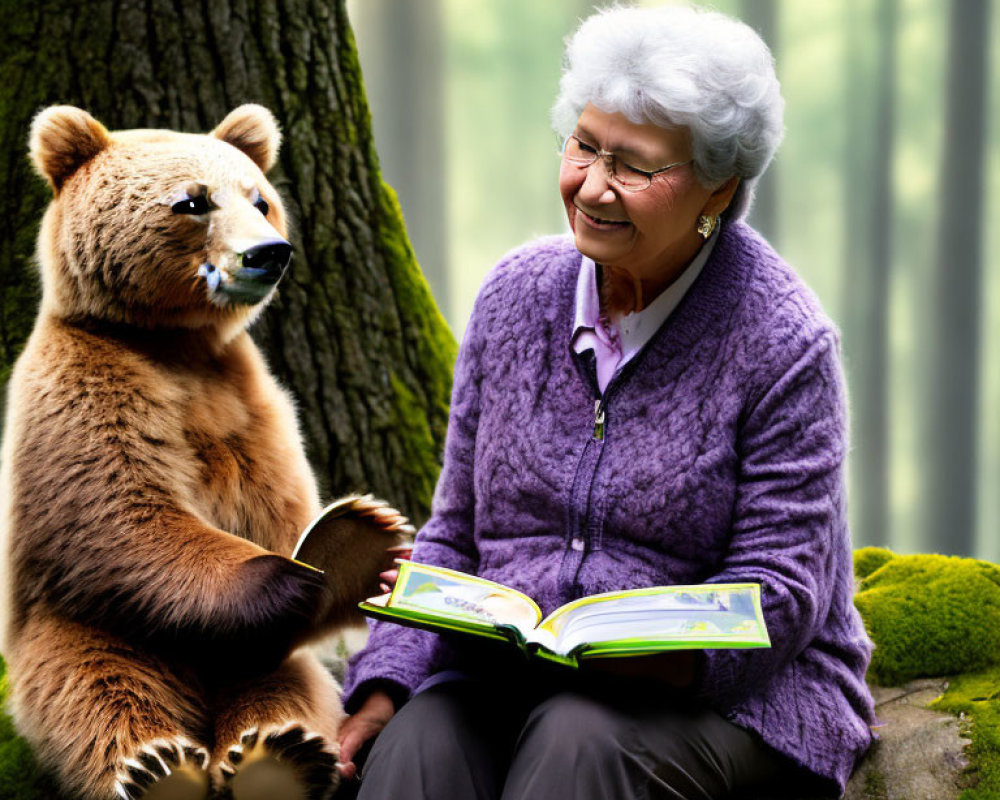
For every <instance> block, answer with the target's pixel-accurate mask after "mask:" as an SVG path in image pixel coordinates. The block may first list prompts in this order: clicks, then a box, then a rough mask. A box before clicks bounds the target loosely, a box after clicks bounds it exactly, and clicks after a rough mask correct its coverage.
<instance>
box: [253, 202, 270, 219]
mask: <svg viewBox="0 0 1000 800" xmlns="http://www.w3.org/2000/svg"><path fill="white" fill-rule="evenodd" d="M253 205H254V208H256V209H257V210H258V211H259V212H260V213H261V214H263V215H264V216H265V217H266V216H267V212H268V211H270V210H271V206H269V205H268V204H267V200H265V199H264V198H263V197H258V198H257V200H256V201H255V202H254V204H253Z"/></svg>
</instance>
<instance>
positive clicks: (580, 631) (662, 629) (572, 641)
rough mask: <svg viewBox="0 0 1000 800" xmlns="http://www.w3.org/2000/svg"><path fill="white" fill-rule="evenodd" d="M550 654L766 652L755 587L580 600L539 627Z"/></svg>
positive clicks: (667, 589)
mask: <svg viewBox="0 0 1000 800" xmlns="http://www.w3.org/2000/svg"><path fill="white" fill-rule="evenodd" d="M539 627H540V628H542V629H543V630H547V631H550V632H551V633H552V635H553V636H554V637H555V642H556V646H555V648H554V649H555V651H556V652H558V653H560V654H568V653H571V652H573V651H574V650H576V649H577V648H581V647H582V646H584V645H591V646H592V647H590V648H588V649H590V650H592V651H594V652H595V653H598V652H600V651H605V652H607V653H611V652H613V651H620V652H623V653H625V652H630V651H634V652H639V651H643V650H650V651H655V650H667V649H687V648H691V649H694V648H704V647H767V646H769V645H770V640H769V639H768V637H767V630H766V628H765V626H764V620H763V615H762V613H761V610H760V587H759V586H757V585H756V584H715V585H713V584H706V585H700V586H663V587H653V588H648V589H638V590H634V591H631V592H611V593H608V594H603V595H595V596H593V597H585V598H583V599H581V600H577V601H576V602H574V603H570V604H568V605H566V606H563V607H562V608H560V609H558V610H557V611H555V612H554V613H553V614H551V615H550V616H549V617H548V618H546V619H545V620H544V622H543V623H542V624H541V625H540V626H539Z"/></svg>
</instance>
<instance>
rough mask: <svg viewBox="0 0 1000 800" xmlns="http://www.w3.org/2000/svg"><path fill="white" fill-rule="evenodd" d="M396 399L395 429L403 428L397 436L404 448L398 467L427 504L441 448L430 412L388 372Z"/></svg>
mask: <svg viewBox="0 0 1000 800" xmlns="http://www.w3.org/2000/svg"><path fill="white" fill-rule="evenodd" d="M389 381H390V384H391V385H392V390H393V396H394V400H395V409H394V410H395V412H396V420H395V425H394V426H393V429H394V430H398V431H401V432H403V435H402V436H399V437H398V438H397V440H396V441H397V445H398V446H399V447H400V449H401V451H402V452H400V453H399V454H397V455H398V457H396V458H394V459H393V464H394V465H395V469H397V470H398V471H400V472H402V473H403V474H404V475H405V476H406V483H407V485H408V486H411V487H413V489H414V494H416V495H418V496H420V497H422V498H426V502H427V505H428V508H429V506H430V498H431V495H432V494H433V493H434V485H435V483H436V482H437V475H438V472H439V470H440V467H439V465H438V461H437V451H438V448H437V447H436V446H435V443H434V437H433V436H432V435H431V429H430V425H429V424H428V420H427V413H426V411H425V410H424V408H423V407H422V406H421V404H420V402H419V401H418V399H417V397H416V396H415V395H414V394H413V392H411V391H410V390H409V388H407V386H406V384H404V383H403V382H402V381H401V380H399V378H397V377H396V376H395V375H390V376H389Z"/></svg>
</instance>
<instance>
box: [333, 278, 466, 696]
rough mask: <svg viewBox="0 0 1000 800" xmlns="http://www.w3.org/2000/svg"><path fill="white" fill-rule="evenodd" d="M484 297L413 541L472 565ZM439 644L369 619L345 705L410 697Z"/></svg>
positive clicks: (447, 563)
mask: <svg viewBox="0 0 1000 800" xmlns="http://www.w3.org/2000/svg"><path fill="white" fill-rule="evenodd" d="M481 298H482V293H481V294H480V299H481ZM480 305H481V302H479V301H477V310H476V311H474V312H473V316H472V319H471V320H470V321H469V325H468V327H467V329H466V333H465V337H464V339H463V341H462V345H461V347H460V348H459V353H458V360H457V362H456V364H455V372H454V379H453V384H452V395H451V409H450V413H449V417H448V433H447V436H446V437H445V448H444V463H443V465H442V469H441V474H440V476H439V478H438V483H437V487H436V489H435V492H434V500H433V503H432V505H431V518H430V519H429V520H428V521H427V524H426V525H424V527H423V528H421V530H420V532H419V533H418V534H417V539H416V543H415V545H414V549H413V560H414V561H421V562H423V563H426V564H436V565H438V566H442V567H450V568H451V569H457V570H461V571H462V572H470V573H475V572H476V570H477V568H478V565H479V557H478V553H477V549H476V545H475V541H474V538H473V529H474V505H475V492H474V489H473V464H474V457H475V447H476V429H477V426H478V423H479V391H480V384H481V378H480V358H481V354H482V349H483V339H484V337H483V335H482V333H483V332H482V330H481V328H483V327H484V323H483V321H482V320H483V317H484V315H483V314H482V313H477V312H478V311H479V306H480ZM442 647H444V644H443V642H442V641H441V640H440V637H438V636H437V635H436V634H434V633H430V632H428V631H422V630H417V629H415V628H405V627H402V626H400V625H394V624H392V623H388V622H377V623H372V624H370V634H369V638H368V644H367V645H366V646H365V648H364V649H363V650H361V651H360V652H358V653H357V654H356V655H355V656H354V657H353V658H352V659H351V661H350V663H349V665H348V670H347V678H346V680H345V683H344V689H343V700H344V709H345V710H346V711H347V712H348V713H353V712H354V711H356V710H357V708H358V707H359V706H360V705H361V703H362V702H363V701H364V699H365V698H366V697H367V696H368V694H369V692H370V691H371V689H372V688H374V687H376V686H378V687H379V688H383V689H389V691H390V694H391V695H392V696H393V698H394V699H396V700H405V699H406V697H408V696H409V695H410V693H412V692H413V690H414V689H416V688H417V687H418V686H419V685H420V684H421V683H422V682H423V681H424V679H425V678H427V677H428V675H429V674H430V671H431V669H432V667H433V666H434V665H435V663H436V661H438V660H440V658H441V655H442V654H441V649H442Z"/></svg>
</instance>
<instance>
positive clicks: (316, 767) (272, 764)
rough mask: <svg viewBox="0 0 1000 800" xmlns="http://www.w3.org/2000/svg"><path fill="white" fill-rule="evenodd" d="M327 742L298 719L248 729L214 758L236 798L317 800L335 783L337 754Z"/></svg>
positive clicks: (327, 793)
mask: <svg viewBox="0 0 1000 800" xmlns="http://www.w3.org/2000/svg"><path fill="white" fill-rule="evenodd" d="M327 748H328V745H327V741H326V739H324V738H323V737H322V736H320V735H319V734H317V733H312V732H310V731H307V730H306V729H305V728H304V727H302V725H300V724H298V723H289V724H286V725H284V726H282V727H281V728H277V729H275V730H271V731H268V732H267V733H266V734H265V735H263V736H261V733H260V731H259V730H258V729H257V728H251V729H250V730H248V731H245V732H244V733H243V734H242V735H241V736H240V743H239V744H236V745H233V746H232V747H230V748H229V750H228V752H227V755H226V760H225V761H222V762H220V763H219V768H220V770H221V771H222V773H223V777H224V778H225V782H226V789H227V790H228V791H227V792H226V793H227V794H231V796H232V797H233V798H235V800H257V799H258V798H267V797H269V796H278V794H289V795H290V796H300V797H309V798H310V799H311V800H321V798H325V797H328V796H329V794H330V793H331V792H332V791H333V789H334V788H336V782H337V773H336V767H335V765H336V757H335V756H334V755H333V754H332V753H331V752H330V751H329V750H328V749H327Z"/></svg>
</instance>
